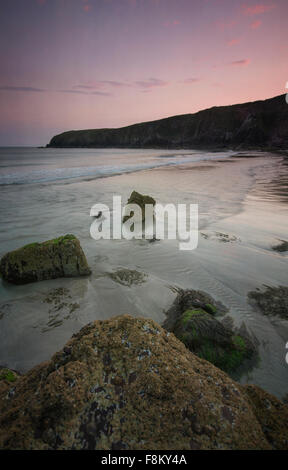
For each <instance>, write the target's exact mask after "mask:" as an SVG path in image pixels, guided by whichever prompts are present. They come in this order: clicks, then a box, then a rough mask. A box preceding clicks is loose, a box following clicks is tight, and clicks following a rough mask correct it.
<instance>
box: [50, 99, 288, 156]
mask: <svg viewBox="0 0 288 470" xmlns="http://www.w3.org/2000/svg"><path fill="white" fill-rule="evenodd" d="M47 147H65V148H68V147H88V148H89V147H90V148H97V147H98V148H104V147H111V148H113V147H114V148H116V147H126V148H129V147H131V148H213V149H218V148H219V149H220V148H227V147H228V148H265V149H267V148H280V149H281V148H282V149H283V148H284V149H285V148H287V147H288V105H287V103H286V101H285V95H280V96H276V97H275V98H271V99H267V100H264V101H255V102H251V103H244V104H237V105H232V106H220V107H213V108H210V109H206V110H203V111H199V112H197V113H195V114H184V115H180V116H173V117H169V118H166V119H160V120H157V121H151V122H144V123H141V124H134V125H132V126H127V127H122V128H119V129H94V130H92V129H90V130H78V131H68V132H64V133H62V134H59V135H56V136H55V137H53V138H52V139H51V141H50V143H49V144H48V145H47Z"/></svg>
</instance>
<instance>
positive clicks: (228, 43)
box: [227, 39, 240, 46]
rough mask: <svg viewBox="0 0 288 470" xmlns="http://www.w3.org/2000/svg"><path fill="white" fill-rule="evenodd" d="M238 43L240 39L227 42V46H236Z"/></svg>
mask: <svg viewBox="0 0 288 470" xmlns="http://www.w3.org/2000/svg"><path fill="white" fill-rule="evenodd" d="M239 43H240V39H230V40H229V41H227V45H228V46H236V45H237V44H239Z"/></svg>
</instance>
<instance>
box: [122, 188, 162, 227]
mask: <svg viewBox="0 0 288 470" xmlns="http://www.w3.org/2000/svg"><path fill="white" fill-rule="evenodd" d="M127 204H136V205H137V206H139V207H140V209H141V213H142V221H144V220H145V206H146V204H149V205H152V206H153V207H154V206H155V204H156V201H155V199H154V198H153V197H151V196H146V195H143V194H140V193H138V192H137V191H132V193H131V194H130V196H129V199H128V201H127ZM132 212H133V211H132ZM132 215H133V213H132V214H131V213H129V211H128V214H125V215H124V216H123V223H124V222H126V220H128V219H130V217H132Z"/></svg>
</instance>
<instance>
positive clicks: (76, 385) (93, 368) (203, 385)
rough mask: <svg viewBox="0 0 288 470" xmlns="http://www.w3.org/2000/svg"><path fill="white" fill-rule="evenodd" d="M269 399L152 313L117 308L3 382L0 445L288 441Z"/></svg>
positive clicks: (215, 445)
mask: <svg viewBox="0 0 288 470" xmlns="http://www.w3.org/2000/svg"><path fill="white" fill-rule="evenodd" d="M257 393H258V392H257ZM259 393H263V394H264V395H265V397H266V394H265V392H262V391H260V392H259ZM268 401H269V403H271V405H272V406H271V407H269V406H268V405H269V403H268V402H267V406H266V405H265V410H264V409H263V403H261V401H259V400H258V398H257V394H256V396H255V397H254V396H252V393H250V389H249V388H248V389H247V388H245V387H244V388H243V387H242V386H241V385H239V384H237V383H236V382H234V381H233V380H232V379H230V378H229V377H228V376H227V375H226V374H225V373H224V372H222V371H221V370H219V369H217V368H216V367H214V366H213V365H212V364H210V363H209V362H206V361H205V360H203V359H200V358H198V357H197V356H195V355H193V354H192V353H191V352H190V351H189V350H188V349H186V348H185V346H184V344H183V343H181V342H180V341H179V340H177V339H176V337H175V336H174V335H173V334H171V333H168V332H167V331H166V330H164V329H163V328H161V327H160V326H159V325H158V324H157V323H155V322H153V321H152V320H147V319H141V318H132V317H129V316H127V315H125V316H119V317H115V318H113V319H110V320H106V321H96V322H94V323H92V324H89V325H87V326H85V327H84V328H83V329H82V330H81V331H80V332H79V333H77V334H76V335H74V336H73V337H72V339H71V340H70V341H69V342H68V343H67V344H66V346H65V347H64V348H63V349H62V351H60V352H58V353H56V354H55V355H54V356H53V357H52V359H51V360H50V361H48V362H46V363H43V364H41V365H39V366H37V367H35V368H34V369H32V370H31V371H30V372H28V373H27V374H25V375H24V376H22V377H20V378H19V379H18V380H17V381H16V382H15V384H13V387H11V385H9V384H7V383H6V384H1V382H0V448H1V449H101V450H105V449H109V450H110V449H114V450H116V449H133V450H137V449H146V450H151V449H155V450H158V449H161V450H165V449H169V450H173V449H176V450H177V449H178V450H180V449H181V450H185V449H274V448H277V449H278V448H281V449H284V448H287V446H288V442H287V419H288V407H287V406H286V405H284V404H283V403H281V402H279V401H278V400H277V399H276V398H274V397H271V396H269V397H268ZM267 426H268V427H267ZM285 433H286V434H285ZM278 435H279V439H278ZM285 436H286V437H285Z"/></svg>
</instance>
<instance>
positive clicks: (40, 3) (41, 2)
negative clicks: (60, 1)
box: [36, 0, 46, 5]
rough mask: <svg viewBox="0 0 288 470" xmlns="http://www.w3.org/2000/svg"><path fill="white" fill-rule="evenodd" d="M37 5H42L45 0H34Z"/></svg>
mask: <svg viewBox="0 0 288 470" xmlns="http://www.w3.org/2000/svg"><path fill="white" fill-rule="evenodd" d="M36 1H37V3H38V5H44V3H46V0H36Z"/></svg>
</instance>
